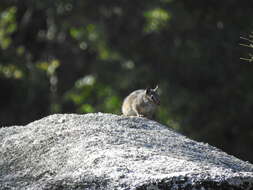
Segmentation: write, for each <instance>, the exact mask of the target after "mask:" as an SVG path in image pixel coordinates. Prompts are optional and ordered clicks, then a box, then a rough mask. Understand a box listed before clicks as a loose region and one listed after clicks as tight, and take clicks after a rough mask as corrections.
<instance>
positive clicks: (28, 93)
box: [0, 0, 253, 162]
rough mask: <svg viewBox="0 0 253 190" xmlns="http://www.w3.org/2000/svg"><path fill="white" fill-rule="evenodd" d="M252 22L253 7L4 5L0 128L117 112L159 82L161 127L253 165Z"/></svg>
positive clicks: (70, 2) (69, 1)
mask: <svg viewBox="0 0 253 190" xmlns="http://www.w3.org/2000/svg"><path fill="white" fill-rule="evenodd" d="M252 18H253V1H252V0H244V1H238V0H223V1H217V0H205V1H203V0H195V1H183V0H154V1H151V0H150V1H134V0H132V1H131V0H79V1H78V0H43V1H38V0H25V1H21V0H20V1H18V0H8V1H7V0H1V1H0V125H1V126H10V125H24V124H27V123H29V122H31V121H34V120H36V119H39V118H42V117H44V116H47V115H49V114H53V113H72V112H74V113H87V112H110V113H115V114H120V107H121V102H122V100H123V98H124V97H125V96H126V95H127V94H129V93H130V92H131V91H133V90H136V89H139V88H146V87H155V85H156V84H158V85H159V88H160V93H161V102H162V105H161V106H160V108H159V111H158V113H157V120H158V121H160V122H161V123H163V124H166V125H168V126H170V127H172V128H174V129H175V130H177V131H179V132H180V133H183V134H185V135H187V136H188V137H190V138H192V139H195V140H198V141H203V142H206V143H209V144H211V145H214V146H217V147H218V148H220V149H222V150H224V151H226V152H228V153H229V154H233V155H235V156H237V157H239V158H241V159H243V160H249V161H251V162H253V151H252V147H253V128H252V127H253V126H252V125H253V115H252V113H253V65H252V64H253V63H250V62H248V61H245V60H240V57H242V58H248V56H249V55H248V53H250V52H252V51H253V49H251V48H247V47H243V46H240V45H239V44H240V43H244V44H250V42H248V41H247V40H243V39H240V37H241V36H242V37H247V38H250V36H249V34H250V33H251V31H252V29H253V19H252Z"/></svg>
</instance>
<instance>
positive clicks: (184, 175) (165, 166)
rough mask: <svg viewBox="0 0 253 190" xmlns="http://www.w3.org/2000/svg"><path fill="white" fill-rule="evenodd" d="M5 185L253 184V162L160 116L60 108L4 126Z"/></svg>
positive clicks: (31, 189)
mask: <svg viewBox="0 0 253 190" xmlns="http://www.w3.org/2000/svg"><path fill="white" fill-rule="evenodd" d="M0 189H1V190H2V189H6V190H7V189H8V190H9V189H11V190H12V189H17V190H26V189H27V190H40V189H50V190H60V189H80V190H81V189H82V190H85V189H87V190H88V189H89V190H93V189H94V190H95V189H108V190H113V189H116V190H130V189H136V190H144V189H147V190H165V189H167V190H169V189H171V190H179V189H185V190H187V189H200V190H205V189H242V190H244V189H253V165H252V164H250V163H248V162H244V161H241V160H239V159H237V158H235V157H234V156H230V155H228V154H226V153H224V152H222V151H221V150H219V149H217V148H215V147H212V146H210V145H208V144H204V143H199V142H196V141H193V140H190V139H188V138H186V137H185V136H183V135H181V134H178V133H176V132H174V131H173V130H171V129H169V128H168V127H166V126H164V125H161V124H159V123H157V122H155V121H151V120H148V119H145V118H138V117H125V116H117V115H112V114H102V113H95V114H86V115H76V114H57V115H51V116H48V117H45V118H43V119H41V120H38V121H35V122H32V123H30V124H28V125H26V126H12V127H6V128H1V129H0Z"/></svg>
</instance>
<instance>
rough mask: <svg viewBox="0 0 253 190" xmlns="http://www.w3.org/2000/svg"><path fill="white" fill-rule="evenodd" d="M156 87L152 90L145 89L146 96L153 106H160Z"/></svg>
mask: <svg viewBox="0 0 253 190" xmlns="http://www.w3.org/2000/svg"><path fill="white" fill-rule="evenodd" d="M157 89H158V86H156V87H155V88H154V89H152V88H147V89H146V91H145V92H146V96H147V98H148V99H149V100H150V101H152V102H153V103H154V104H157V105H160V98H159V95H158V93H157Z"/></svg>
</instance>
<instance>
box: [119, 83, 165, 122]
mask: <svg viewBox="0 0 253 190" xmlns="http://www.w3.org/2000/svg"><path fill="white" fill-rule="evenodd" d="M157 89H158V86H156V88H154V89H151V88H147V89H145V90H144V89H140V90H135V91H133V92H132V93H131V94H129V95H128V96H127V97H126V98H125V99H124V101H123V104H122V108H121V109H122V113H123V115H126V116H138V117H147V118H149V119H151V118H152V117H153V115H154V113H155V110H156V108H157V106H158V105H159V104H160V98H159V95H158V93H157Z"/></svg>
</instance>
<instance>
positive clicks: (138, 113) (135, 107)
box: [133, 106, 144, 117]
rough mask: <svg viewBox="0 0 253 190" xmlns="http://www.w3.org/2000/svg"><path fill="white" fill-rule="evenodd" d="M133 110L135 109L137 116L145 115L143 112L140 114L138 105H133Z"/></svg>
mask: <svg viewBox="0 0 253 190" xmlns="http://www.w3.org/2000/svg"><path fill="white" fill-rule="evenodd" d="M133 110H134V112H135V114H136V116H137V117H144V115H143V114H140V112H139V111H138V108H137V106H134V107H133Z"/></svg>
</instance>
